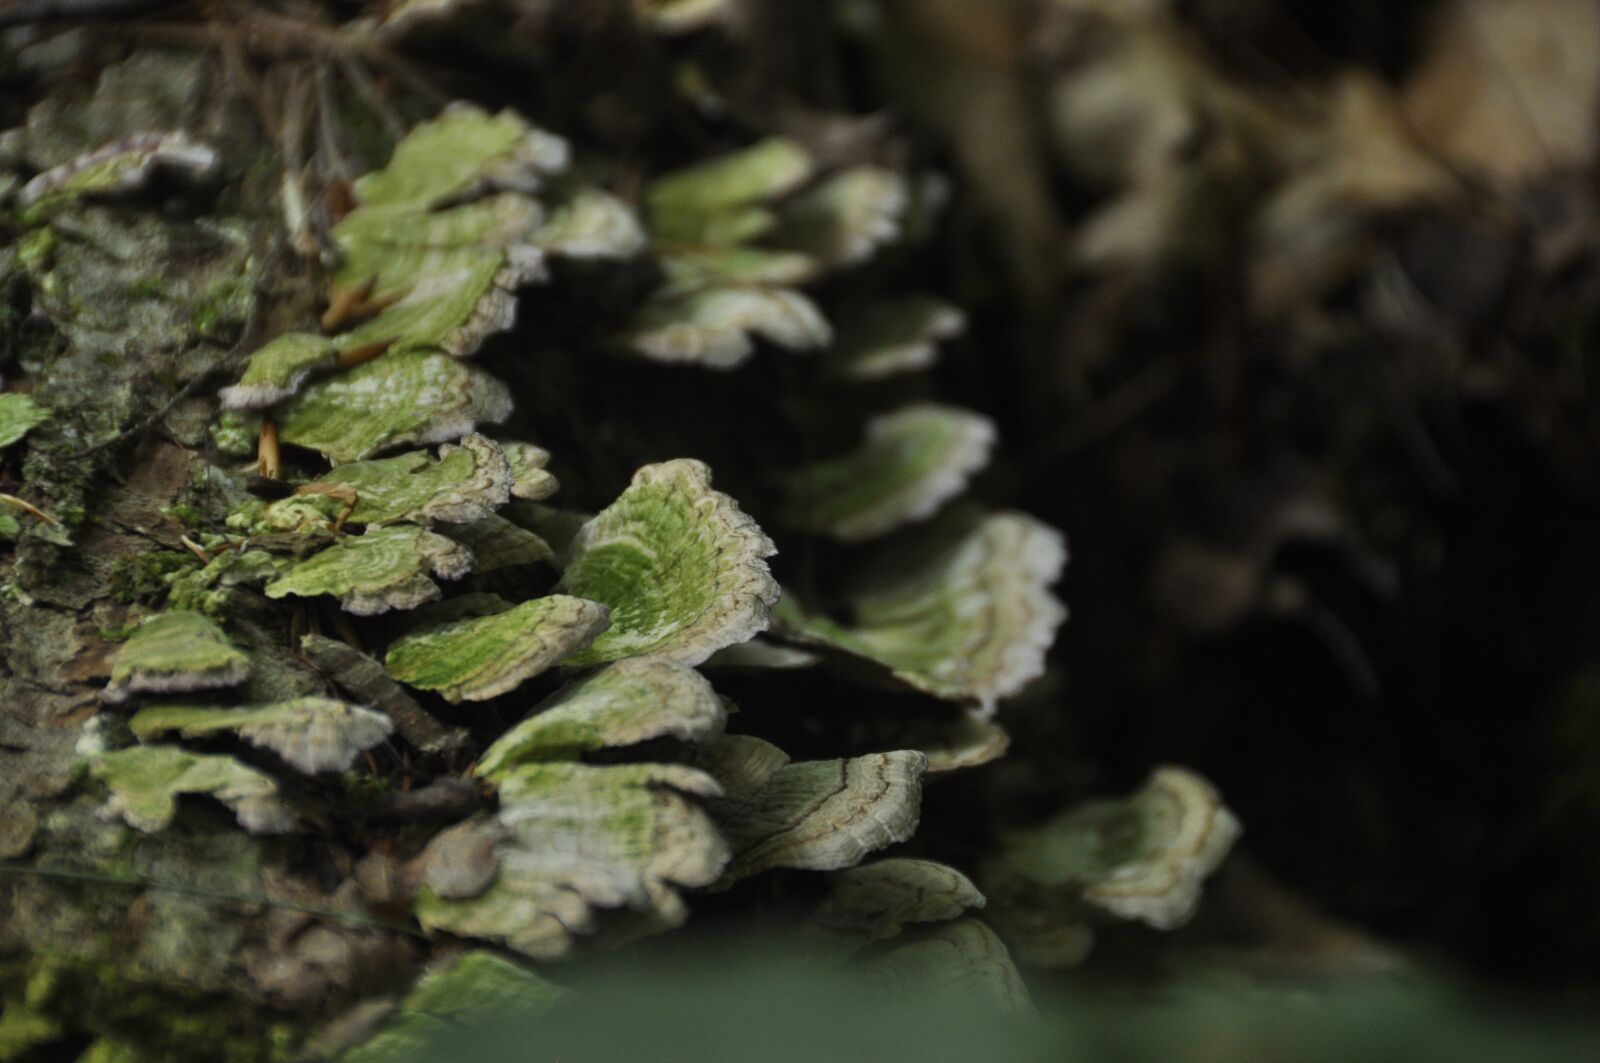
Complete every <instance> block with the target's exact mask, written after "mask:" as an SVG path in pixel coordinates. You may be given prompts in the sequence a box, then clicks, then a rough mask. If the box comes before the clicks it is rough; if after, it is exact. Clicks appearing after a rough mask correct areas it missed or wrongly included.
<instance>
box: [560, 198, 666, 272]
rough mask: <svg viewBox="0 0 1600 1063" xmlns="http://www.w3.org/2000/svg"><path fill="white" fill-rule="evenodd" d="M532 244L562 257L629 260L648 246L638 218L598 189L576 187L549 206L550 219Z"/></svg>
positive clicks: (619, 202)
mask: <svg viewBox="0 0 1600 1063" xmlns="http://www.w3.org/2000/svg"><path fill="white" fill-rule="evenodd" d="M531 242H532V243H533V245H534V246H535V247H537V248H539V250H541V251H543V252H544V253H545V254H547V255H558V256H560V257H563V258H592V259H629V258H633V257H634V256H635V255H638V254H639V253H640V252H642V251H643V250H644V249H645V247H647V246H648V245H649V243H650V238H649V236H648V234H646V232H645V229H644V225H643V224H641V223H640V221H639V216H638V215H637V214H635V213H634V212H633V208H631V207H629V206H628V205H627V204H626V203H624V202H623V201H622V200H620V199H618V198H617V197H616V196H613V195H611V194H610V193H609V192H602V191H601V190H600V189H598V188H587V187H584V188H577V189H574V190H573V191H572V193H571V194H570V195H567V196H564V197H561V198H560V199H558V200H557V201H556V202H554V203H552V204H551V207H550V217H549V218H548V219H547V220H546V221H545V223H544V224H543V225H541V226H540V227H539V230H538V231H537V232H535V233H534V234H533V236H532V239H531Z"/></svg>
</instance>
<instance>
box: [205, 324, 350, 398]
mask: <svg viewBox="0 0 1600 1063" xmlns="http://www.w3.org/2000/svg"><path fill="white" fill-rule="evenodd" d="M338 363H339V346H338V344H336V343H334V342H333V341H332V340H330V339H328V338H327V337H326V336H319V335H317V334H316V333H314V332H285V333H284V334H282V335H281V336H275V337H273V338H272V339H271V340H268V341H267V343H266V344H265V345H264V346H262V347H258V348H256V350H255V352H254V353H252V354H251V355H250V361H249V363H248V364H247V365H246V366H245V369H244V374H243V375H242V376H240V377H239V382H238V383H237V384H234V385H232V386H230V387H225V388H223V389H222V390H221V391H219V392H218V393H217V397H218V398H220V399H221V400H222V405H223V406H224V407H226V408H227V409H230V410H260V409H265V408H266V407H268V406H272V405H275V404H277V403H279V402H282V401H283V400H284V399H287V398H290V397H291V396H293V395H294V394H295V393H297V392H298V391H299V390H300V388H301V386H302V385H304V384H305V382H306V381H307V380H309V379H310V378H311V375H312V374H313V373H317V372H321V371H325V370H329V369H332V368H334V367H335V366H336V365H338Z"/></svg>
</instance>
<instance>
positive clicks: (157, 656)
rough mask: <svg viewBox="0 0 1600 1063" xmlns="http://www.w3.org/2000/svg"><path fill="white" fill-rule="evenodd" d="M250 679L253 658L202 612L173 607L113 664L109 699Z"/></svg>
mask: <svg viewBox="0 0 1600 1063" xmlns="http://www.w3.org/2000/svg"><path fill="white" fill-rule="evenodd" d="M249 677H250V658H248V657H246V656H245V654H244V653H243V651H241V650H239V649H237V648H235V647H234V645H233V644H232V643H230V642H229V641H228V637H227V636H226V635H224V634H223V633H222V629H221V628H220V627H218V626H217V625H216V623H215V622H213V621H212V620H211V619H210V618H208V617H206V616H205V615H204V614H202V613H196V612H192V611H190V610H186V609H173V610H169V611H167V612H165V613H157V614H156V615H155V616H152V617H150V618H148V619H147V620H145V621H144V622H143V623H142V624H140V625H139V626H138V627H137V628H135V629H134V631H133V634H131V635H129V636H128V641H126V642H124V643H123V644H122V646H121V647H120V648H119V649H118V650H117V653H116V656H115V657H114V658H113V659H112V662H111V682H110V683H109V684H108V685H107V686H106V688H105V690H104V691H103V692H102V695H101V696H102V697H103V698H104V699H105V700H106V701H109V702H120V701H126V700H127V699H128V696H129V695H130V694H177V693H183V692H186V691H191V690H212V689H216V688H218V687H231V686H237V685H238V684H240V683H242V682H244V681H245V680H246V679H248V678H249Z"/></svg>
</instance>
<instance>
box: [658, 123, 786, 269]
mask: <svg viewBox="0 0 1600 1063" xmlns="http://www.w3.org/2000/svg"><path fill="white" fill-rule="evenodd" d="M814 169H815V164H814V163H813V162H812V159H811V155H810V153H809V152H807V151H806V150H805V148H803V147H801V146H800V145H799V144H797V143H795V142H794V141H793V140H789V139H786V138H784V137H770V138H768V139H766V140H762V141H758V142H757V143H755V144H752V145H750V146H749V147H747V148H743V149H741V150H739V151H734V152H729V153H728V154H726V155H719V156H717V157H716V158H714V159H709V160H707V161H705V162H701V163H698V164H696V165H694V166H689V167H686V168H684V169H682V170H678V171H675V172H673V173H670V174H668V175H666V176H665V177H658V178H657V179H656V180H655V181H653V182H652V183H651V185H650V188H649V190H648V192H647V194H646V197H645V198H646V202H647V204H648V206H649V210H650V216H649V220H650V229H651V232H652V233H654V234H655V237H656V239H657V240H658V241H662V242H666V243H681V244H698V245H718V244H722V245H726V244H738V243H742V242H743V241H745V240H747V239H749V238H751V237H753V236H759V235H761V234H762V233H763V232H765V231H766V230H768V229H770V228H771V227H772V226H773V225H775V224H776V223H777V217H776V215H774V214H773V213H772V212H771V211H770V210H768V209H767V208H766V207H764V206H763V204H765V203H768V202H771V201H773V200H776V199H778V198H779V197H781V196H784V195H786V194H788V193H790V192H793V191H794V190H795V189H797V188H799V187H800V186H801V185H802V184H804V183H805V182H806V181H807V180H809V179H810V177H811V175H812V173H813V171H814Z"/></svg>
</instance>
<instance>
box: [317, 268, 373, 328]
mask: <svg viewBox="0 0 1600 1063" xmlns="http://www.w3.org/2000/svg"><path fill="white" fill-rule="evenodd" d="M377 284H378V275H377V274H376V273H374V274H373V275H372V276H370V277H368V278H367V279H366V280H364V281H362V282H361V283H360V284H358V285H356V286H355V287H354V288H346V287H344V286H343V285H339V284H335V285H333V286H332V287H331V288H329V289H328V309H326V310H324V311H323V312H322V331H324V332H334V331H336V330H338V329H340V328H343V327H344V326H345V325H347V324H349V323H350V321H351V320H352V319H353V318H354V316H355V310H356V308H357V307H358V306H361V305H362V304H363V303H365V302H366V301H367V300H368V299H369V298H371V296H372V289H373V288H375V287H377Z"/></svg>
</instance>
